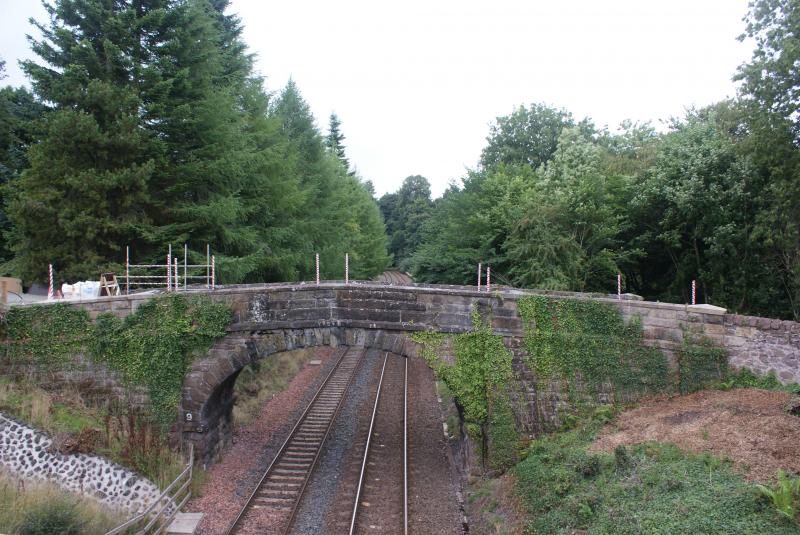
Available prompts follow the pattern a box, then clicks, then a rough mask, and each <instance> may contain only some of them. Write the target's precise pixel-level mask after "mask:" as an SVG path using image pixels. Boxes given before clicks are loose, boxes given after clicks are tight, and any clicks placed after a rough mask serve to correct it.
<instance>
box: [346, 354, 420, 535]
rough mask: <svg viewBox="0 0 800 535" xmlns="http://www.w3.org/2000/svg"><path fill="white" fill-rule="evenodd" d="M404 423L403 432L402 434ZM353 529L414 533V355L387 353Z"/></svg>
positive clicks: (351, 518) (357, 531)
mask: <svg viewBox="0 0 800 535" xmlns="http://www.w3.org/2000/svg"><path fill="white" fill-rule="evenodd" d="M400 422H402V434H401V433H399V432H398V431H399V426H398V424H399V423H400ZM400 481H402V493H401V492H400V485H399V484H398V483H400ZM343 531H344V530H343ZM348 533H349V535H354V534H359V535H360V534H363V533H391V534H397V533H403V534H404V535H408V359H406V358H405V357H400V356H398V355H390V354H389V353H387V354H386V355H385V356H384V361H383V368H382V369H381V376H380V380H379V382H378V388H377V391H376V394H375V403H374V405H373V409H372V418H371V420H370V425H369V431H368V434H367V440H366V444H365V447H364V453H363V458H362V462H361V473H360V475H359V478H358V484H357V488H356V493H355V499H354V500H353V507H352V513H351V515H350V523H349V531H348Z"/></svg>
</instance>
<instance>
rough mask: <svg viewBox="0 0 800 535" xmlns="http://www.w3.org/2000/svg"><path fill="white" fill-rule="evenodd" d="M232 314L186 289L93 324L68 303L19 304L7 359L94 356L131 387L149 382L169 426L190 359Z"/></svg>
mask: <svg viewBox="0 0 800 535" xmlns="http://www.w3.org/2000/svg"><path fill="white" fill-rule="evenodd" d="M230 314H231V313H230V309H229V308H228V307H227V306H225V305H223V304H219V303H214V302H212V301H211V300H210V299H208V298H206V297H194V296H193V297H184V296H181V295H168V296H164V297H159V298H154V299H151V300H149V301H147V302H145V303H143V304H141V305H140V306H139V308H138V309H137V310H136V311H135V312H134V313H133V314H131V315H130V316H128V317H127V318H125V320H119V319H118V318H116V317H115V316H113V315H112V314H110V313H109V314H101V315H100V316H98V318H97V321H96V322H95V323H92V322H91V321H90V319H89V316H88V314H87V313H86V311H84V310H82V309H79V308H75V307H72V306H70V305H68V304H61V303H60V304H55V305H47V306H33V307H24V308H23V307H15V308H12V309H11V310H10V311H9V313H8V314H7V316H6V322H5V325H4V328H5V338H6V344H5V355H4V357H3V358H4V359H6V360H7V362H8V363H9V364H11V365H23V364H35V365H37V366H45V367H47V369H48V370H52V371H58V370H60V369H66V368H67V367H69V368H74V366H75V365H76V363H78V362H80V355H84V356H88V357H90V358H91V359H92V360H95V361H97V362H102V363H104V364H107V365H108V366H109V367H110V368H111V369H113V370H116V371H117V372H119V373H120V374H121V376H122V378H123V380H124V381H125V382H126V384H128V385H129V386H131V387H134V388H135V387H142V388H144V389H145V390H146V391H147V393H148V395H149V398H150V402H151V411H150V412H151V414H152V417H153V420H154V422H156V423H159V424H161V425H163V426H167V425H169V424H171V423H172V422H173V421H174V420H175V416H176V413H175V410H176V407H177V405H178V401H179V399H180V389H181V385H182V383H183V377H184V375H185V374H186V370H187V369H188V366H189V363H190V362H191V361H192V360H193V359H194V358H195V357H198V356H202V355H204V354H205V353H206V351H207V350H208V348H209V347H210V346H211V344H212V342H213V341H214V339H215V338H218V337H220V336H223V335H224V334H225V327H226V326H227V325H228V323H230V318H231V316H230Z"/></svg>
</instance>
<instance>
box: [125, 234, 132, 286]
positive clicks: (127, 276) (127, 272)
mask: <svg viewBox="0 0 800 535" xmlns="http://www.w3.org/2000/svg"><path fill="white" fill-rule="evenodd" d="M130 266H131V248H130V246H129V245H126V246H125V295H128V294H129V293H131V267H130Z"/></svg>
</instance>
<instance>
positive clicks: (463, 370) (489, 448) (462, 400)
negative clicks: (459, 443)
mask: <svg viewBox="0 0 800 535" xmlns="http://www.w3.org/2000/svg"><path fill="white" fill-rule="evenodd" d="M472 325H473V330H472V331H470V332H467V333H462V334H456V335H452V336H449V337H448V336H446V335H443V334H441V333H433V332H423V333H416V334H415V335H414V336H413V339H414V340H415V341H416V342H418V343H420V344H422V356H423V358H425V359H426V360H427V361H428V363H429V364H430V365H431V367H432V368H433V369H434V371H435V372H436V375H437V377H438V378H439V379H440V380H441V381H443V382H444V383H445V384H446V385H447V388H448V389H449V390H450V392H451V393H452V395H453V398H454V399H455V401H456V403H457V404H458V406H459V407H460V410H461V411H462V415H463V420H464V427H465V428H466V430H467V433H468V434H469V435H470V436H471V437H472V438H473V439H475V441H476V442H478V444H479V446H480V448H481V453H482V457H483V461H484V464H486V465H488V467H489V468H490V469H503V468H507V467H508V466H510V465H511V464H513V462H514V461H515V458H516V450H517V444H518V441H519V437H518V434H517V431H516V425H515V420H514V413H513V411H512V407H511V400H510V398H509V390H508V389H509V385H510V384H511V379H512V378H513V371H512V368H511V358H512V356H511V352H510V351H509V350H508V349H506V348H505V346H504V345H503V340H502V337H501V336H498V335H494V334H492V327H491V321H483V320H482V319H481V317H480V315H479V314H478V312H477V310H473V312H472ZM445 342H447V343H449V344H450V345H451V347H452V350H453V355H454V360H453V362H448V361H447V360H445V359H444V358H443V355H442V353H443V351H442V349H443V348H444V346H445Z"/></svg>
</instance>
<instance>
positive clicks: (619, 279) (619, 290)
mask: <svg viewBox="0 0 800 535" xmlns="http://www.w3.org/2000/svg"><path fill="white" fill-rule="evenodd" d="M617 300H618V301H621V300H622V274H621V273H617Z"/></svg>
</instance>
